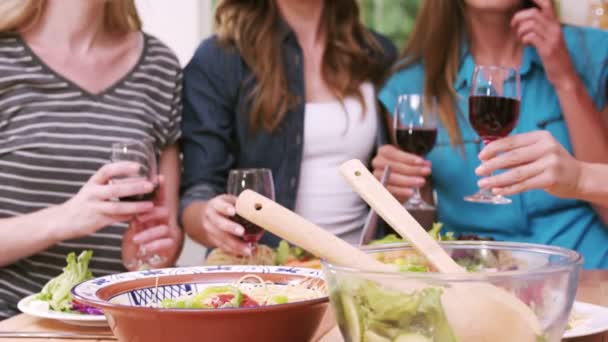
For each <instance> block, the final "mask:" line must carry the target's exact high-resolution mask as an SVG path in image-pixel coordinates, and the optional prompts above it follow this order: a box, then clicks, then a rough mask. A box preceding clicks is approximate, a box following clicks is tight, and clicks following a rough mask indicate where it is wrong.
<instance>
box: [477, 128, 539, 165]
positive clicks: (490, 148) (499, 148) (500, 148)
mask: <svg viewBox="0 0 608 342" xmlns="http://www.w3.org/2000/svg"><path fill="white" fill-rule="evenodd" d="M540 139H541V138H540V137H539V136H538V134H536V132H532V133H523V134H516V135H511V136H508V137H506V138H502V139H499V140H495V141H493V142H491V143H489V144H488V145H486V147H484V149H483V150H481V152H480V153H479V159H481V160H482V161H484V160H490V159H492V158H494V157H496V156H497V155H498V154H499V153H505V152H509V151H511V150H515V149H518V148H521V147H524V146H528V145H532V144H534V143H536V142H537V141H538V140H540Z"/></svg>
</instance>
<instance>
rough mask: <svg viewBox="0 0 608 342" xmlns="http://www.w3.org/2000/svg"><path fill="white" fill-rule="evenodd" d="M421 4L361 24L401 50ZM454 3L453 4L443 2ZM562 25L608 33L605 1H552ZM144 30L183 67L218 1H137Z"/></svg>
mask: <svg viewBox="0 0 608 342" xmlns="http://www.w3.org/2000/svg"><path fill="white" fill-rule="evenodd" d="M422 1H424V0H359V2H360V4H361V9H362V17H363V20H364V22H365V23H366V24H367V25H368V26H369V27H371V28H372V29H373V30H375V31H377V32H380V33H382V34H384V35H386V36H387V37H389V38H390V39H391V40H393V42H394V43H395V45H396V46H397V47H398V48H399V49H401V48H402V47H403V44H404V42H405V41H406V40H407V37H408V35H409V33H410V32H411V30H412V27H413V25H414V20H415V18H416V13H417V11H418V8H419V7H420V4H421V3H422ZM446 1H453V0H446ZM554 1H555V4H556V8H557V9H558V12H559V15H560V18H561V20H562V22H564V23H567V24H571V25H584V26H594V27H599V28H603V29H608V0H554ZM136 2H137V6H138V9H139V11H140V13H141V15H142V19H143V22H144V30H145V31H146V32H149V33H151V34H153V35H155V36H156V37H158V38H160V39H161V40H163V41H164V42H165V43H166V44H168V45H169V46H170V47H171V48H172V49H173V50H174V51H175V53H176V54H177V56H178V58H179V60H180V62H181V63H182V65H186V64H187V63H188V61H189V60H190V58H191V57H192V54H193V53H194V50H195V49H196V47H197V46H198V44H199V43H200V41H201V40H202V39H204V38H206V37H208V36H210V35H211V34H213V12H214V10H213V9H214V7H215V5H216V3H217V0H179V1H166V0H136ZM203 255H204V248H203V247H201V246H198V245H196V244H194V243H192V242H191V241H186V245H185V247H184V251H183V253H182V257H181V258H180V260H179V261H178V264H179V265H184V266H187V265H200V264H202V262H203V259H204V257H203Z"/></svg>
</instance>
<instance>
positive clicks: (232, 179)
mask: <svg viewBox="0 0 608 342" xmlns="http://www.w3.org/2000/svg"><path fill="white" fill-rule="evenodd" d="M247 189H249V190H253V191H255V192H257V193H259V194H261V195H264V196H266V197H268V198H270V199H271V200H273V201H274V196H275V195H274V181H273V180H272V171H270V170H269V169H235V170H231V171H230V174H229V175H228V186H227V191H226V192H227V193H228V194H230V195H234V196H238V195H239V194H240V193H241V192H243V190H247ZM232 220H233V221H234V222H236V223H238V224H240V225H241V226H243V228H244V229H245V232H244V234H243V240H245V242H247V243H248V244H249V246H250V248H251V249H252V250H253V249H254V248H255V246H256V244H257V242H258V241H259V240H260V239H261V238H262V235H263V234H264V230H263V229H262V227H260V226H258V225H255V224H253V223H251V222H249V221H247V220H246V219H244V218H243V217H241V216H239V215H235V216H234V218H233V219H232Z"/></svg>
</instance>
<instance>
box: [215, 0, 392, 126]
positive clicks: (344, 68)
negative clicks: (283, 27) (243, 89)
mask: <svg viewBox="0 0 608 342" xmlns="http://www.w3.org/2000/svg"><path fill="white" fill-rule="evenodd" d="M275 1H276V0H256V1H251V0H222V1H221V2H220V4H219V5H218V7H217V9H216V14H215V24H216V29H217V33H218V37H219V40H220V42H222V43H224V44H228V45H231V46H234V47H235V48H236V49H237V50H238V52H239V54H240V55H241V57H242V58H243V60H244V61H245V63H246V64H247V66H248V67H249V68H250V69H251V70H252V72H253V76H254V77H255V81H256V84H255V85H254V87H253V90H252V92H251V93H250V94H248V95H249V96H250V98H249V100H250V101H251V102H252V103H251V109H250V113H249V115H250V120H251V125H252V127H253V128H254V129H260V128H261V129H264V130H266V131H269V132H272V131H273V130H274V129H275V128H277V126H278V125H279V124H280V123H281V120H282V119H283V117H284V116H285V114H286V112H287V111H288V110H289V109H290V108H291V106H293V105H294V104H295V100H294V95H293V94H291V93H290V91H289V86H288V84H287V77H286V70H285V65H286V63H284V62H285V61H283V57H282V56H283V55H282V50H281V44H280V42H279V41H278V36H277V34H278V30H279V27H280V21H281V18H280V12H279V9H278V7H277V5H276V2H275ZM321 25H322V28H321V29H322V30H324V32H325V34H326V42H327V43H326V46H325V52H324V56H323V65H322V69H321V72H322V76H323V80H324V81H325V83H326V84H327V85H328V87H329V89H330V90H331V91H332V93H333V94H334V96H336V97H337V98H338V99H343V98H344V97H346V96H355V97H356V98H358V99H359V101H360V102H361V103H362V104H363V105H364V101H363V95H362V94H361V90H360V85H361V83H363V82H365V81H372V82H374V83H375V84H379V83H380V82H381V80H382V79H383V78H384V76H385V75H384V73H385V71H386V66H385V65H384V63H383V61H382V60H381V58H373V57H371V56H374V55H376V56H381V55H382V49H381V47H380V45H379V43H378V42H377V41H376V39H375V37H374V36H373V35H372V34H371V33H370V32H369V31H367V30H366V29H365V27H364V26H363V24H362V23H361V21H360V18H359V6H358V3H357V1H356V0H328V1H325V3H324V9H323V14H322V18H321Z"/></svg>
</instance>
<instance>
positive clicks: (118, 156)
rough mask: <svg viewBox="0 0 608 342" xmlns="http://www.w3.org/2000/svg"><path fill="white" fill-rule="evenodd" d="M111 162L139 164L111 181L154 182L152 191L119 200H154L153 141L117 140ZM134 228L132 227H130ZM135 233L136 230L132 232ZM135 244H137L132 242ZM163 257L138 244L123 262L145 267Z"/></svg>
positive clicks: (136, 266) (138, 267) (155, 175)
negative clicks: (134, 169)
mask: <svg viewBox="0 0 608 342" xmlns="http://www.w3.org/2000/svg"><path fill="white" fill-rule="evenodd" d="M110 160H111V161H112V162H125V161H128V162H134V163H137V164H139V165H140V167H139V170H138V172H137V173H136V174H132V175H126V176H122V177H115V178H113V179H112V182H113V183H120V182H122V183H124V182H133V181H138V180H142V179H146V180H148V181H150V182H151V183H152V184H155V188H154V190H153V191H152V192H149V193H147V194H141V195H134V196H128V197H122V198H120V199H119V200H120V201H129V202H134V201H154V200H155V198H156V192H157V189H158V167H157V154H156V149H155V147H154V143H153V142H152V141H151V140H148V139H144V140H135V139H130V140H125V141H119V142H116V143H114V144H112V154H111V156H110ZM130 229H134V228H130ZM134 233H136V232H134ZM134 235H135V234H128V236H131V237H132V236H134ZM133 245H137V244H133ZM165 259H166V258H165V257H163V256H159V255H157V254H153V255H149V254H148V253H147V252H146V251H145V249H144V248H143V247H142V246H140V247H139V248H138V250H137V253H135V258H134V259H133V260H125V264H126V266H127V267H128V268H137V269H142V268H147V267H149V266H151V265H156V264H160V263H162V262H164V261H165Z"/></svg>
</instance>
